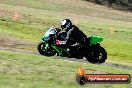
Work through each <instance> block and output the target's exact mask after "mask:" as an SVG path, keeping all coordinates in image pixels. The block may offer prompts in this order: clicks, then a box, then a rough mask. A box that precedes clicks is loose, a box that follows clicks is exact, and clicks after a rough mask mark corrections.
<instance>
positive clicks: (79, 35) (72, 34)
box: [66, 25, 90, 57]
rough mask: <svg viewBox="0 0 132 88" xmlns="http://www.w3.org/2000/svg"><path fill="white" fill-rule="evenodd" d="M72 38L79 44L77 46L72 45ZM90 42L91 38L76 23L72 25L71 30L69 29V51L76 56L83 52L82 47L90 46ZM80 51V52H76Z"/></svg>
mask: <svg viewBox="0 0 132 88" xmlns="http://www.w3.org/2000/svg"><path fill="white" fill-rule="evenodd" d="M72 40H73V41H74V42H76V43H79V44H77V45H76V46H71V45H72V44H73V42H72ZM89 43H90V40H89V38H87V36H86V35H85V34H84V33H83V32H82V31H81V30H79V28H78V27H76V26H75V25H72V27H71V28H70V30H69V31H67V38H66V45H67V47H68V48H69V49H70V50H69V53H70V54H71V55H72V56H73V57H74V56H76V55H78V53H79V54H81V50H80V49H81V47H82V46H88V45H89ZM76 51H80V52H78V53H77V52H76Z"/></svg>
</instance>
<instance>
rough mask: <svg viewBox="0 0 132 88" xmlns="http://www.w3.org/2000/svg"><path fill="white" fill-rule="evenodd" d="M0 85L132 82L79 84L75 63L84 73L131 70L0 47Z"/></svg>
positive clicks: (60, 87)
mask: <svg viewBox="0 0 132 88" xmlns="http://www.w3.org/2000/svg"><path fill="white" fill-rule="evenodd" d="M0 64H1V65H0V87H1V88H8V87H10V88H51V87H54V88H68V87H70V88H82V87H87V88H91V87H94V88H95V87H98V88H108V87H109V88H129V87H130V86H132V84H101V85H98V84H87V85H85V86H80V85H78V84H77V83H76V81H75V74H76V72H77V69H78V67H79V66H81V65H82V66H83V67H84V68H87V70H86V71H87V73H89V74H91V73H99V72H101V73H110V74H111V73H123V74H125V73H126V74H130V75H132V71H131V70H124V69H119V68H113V67H109V66H99V65H93V64H81V63H79V62H73V63H71V62H65V61H63V60H58V58H55V57H44V56H39V55H32V54H26V53H15V52H11V51H0Z"/></svg>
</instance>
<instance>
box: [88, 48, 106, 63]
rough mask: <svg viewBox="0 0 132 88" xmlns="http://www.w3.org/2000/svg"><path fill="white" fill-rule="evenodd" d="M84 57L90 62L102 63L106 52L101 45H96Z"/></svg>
mask: <svg viewBox="0 0 132 88" xmlns="http://www.w3.org/2000/svg"><path fill="white" fill-rule="evenodd" d="M85 58H86V59H87V61H88V62H90V63H94V64H96V63H98V64H100V63H104V62H105V60H106V59H107V52H106V50H105V49H104V48H103V47H96V49H94V50H93V51H91V52H90V54H89V55H86V56H85Z"/></svg>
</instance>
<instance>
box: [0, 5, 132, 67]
mask: <svg viewBox="0 0 132 88" xmlns="http://www.w3.org/2000/svg"><path fill="white" fill-rule="evenodd" d="M0 7H1V9H3V14H4V16H2V15H1V16H2V17H1V19H0V25H1V26H0V34H1V35H3V36H5V35H10V36H13V37H16V38H19V39H20V40H22V41H29V42H31V43H36V42H39V41H40V40H41V37H42V36H43V34H44V32H45V31H47V29H48V28H49V27H51V26H55V27H59V26H58V25H59V23H60V19H63V18H64V17H65V16H64V17H63V16H62V15H61V14H62V13H59V12H51V11H47V10H46V11H45V10H40V9H34V8H27V7H20V6H12V5H3V4H1V5H0ZM12 8H17V11H18V13H19V14H20V15H21V17H20V18H19V20H18V21H13V20H12V19H11V17H12V16H13V14H14V10H12ZM36 11H37V13H34V12H36ZM76 17H77V19H76V20H75V18H76ZM76 17H75V15H70V14H69V18H71V19H72V20H73V21H74V22H76V21H77V23H78V24H77V25H78V26H79V28H80V29H81V30H82V31H83V32H84V33H85V34H87V35H88V36H91V35H99V36H102V37H104V42H102V45H103V46H104V47H105V48H106V50H107V52H108V62H109V61H110V62H117V63H122V64H125V65H131V63H132V59H131V58H132V55H131V53H132V46H131V45H132V42H130V41H131V39H132V36H131V34H132V31H131V29H132V27H131V23H130V22H125V21H118V20H107V19H102V18H96V17H93V18H92V17H91V18H89V17H87V16H85V15H84V17H81V18H78V17H79V16H78V15H77V16H76ZM85 17H86V18H89V20H86V19H85ZM36 46H37V43H36ZM17 48H21V47H17ZM26 48H27V47H26ZM26 48H25V47H24V46H23V47H22V48H21V49H26ZM29 48H30V50H31V47H29ZM32 49H33V50H34V51H35V50H36V47H35V46H32ZM124 58H125V59H124Z"/></svg>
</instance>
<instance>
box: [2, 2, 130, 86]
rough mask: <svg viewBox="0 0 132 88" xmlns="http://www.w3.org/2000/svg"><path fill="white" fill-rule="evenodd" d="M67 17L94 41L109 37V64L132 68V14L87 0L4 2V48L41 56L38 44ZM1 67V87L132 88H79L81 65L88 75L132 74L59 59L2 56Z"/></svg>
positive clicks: (32, 56)
mask: <svg viewBox="0 0 132 88" xmlns="http://www.w3.org/2000/svg"><path fill="white" fill-rule="evenodd" d="M71 2H72V3H73V4H71ZM69 5H70V6H69ZM88 6H89V7H88ZM86 7H87V8H86ZM15 12H17V13H19V14H20V18H19V19H18V20H17V21H13V20H12V16H13V15H14V13H15ZM63 18H70V19H71V20H72V21H73V22H74V23H75V24H76V25H77V26H78V27H79V28H80V29H81V30H82V31H83V32H84V33H85V34H87V35H88V36H91V35H99V36H102V37H104V41H103V42H102V43H101V45H102V46H103V47H104V48H105V49H106V50H107V53H108V60H106V62H112V63H113V62H115V63H119V64H124V65H130V66H132V65H131V63H132V59H131V58H132V42H131V40H132V30H131V29H132V26H131V22H132V15H131V13H129V12H125V13H124V12H119V11H116V10H112V9H108V8H105V7H102V6H98V5H94V4H91V3H86V2H85V1H81V0H79V1H78V2H74V0H70V1H69V0H62V1H61V2H60V1H58V0H55V1H50V0H17V1H15V0H4V1H3V0H0V46H2V47H8V48H11V49H14V48H15V49H22V50H30V51H34V52H37V50H36V46H37V42H39V41H40V40H41V37H42V36H43V34H44V32H45V31H47V30H48V28H49V27H52V26H55V27H60V26H59V25H60V20H62V19H63ZM0 64H1V65H0V88H68V87H70V88H82V87H87V88H91V87H92V88H94V87H95V88H96V87H97V88H131V87H132V84H118V85H117V84H106V85H104V84H101V85H98V84H87V85H85V86H79V85H78V84H77V83H76V81H75V73H76V70H77V68H78V67H79V66H80V65H82V66H83V67H84V68H87V72H88V73H108V74H111V73H112V74H113V73H122V74H125V73H126V74H130V75H132V71H131V70H125V69H121V68H114V67H109V66H99V65H93V64H87V65H86V64H82V63H79V62H73V63H70V62H64V61H61V60H58V57H44V56H39V55H32V54H26V53H15V52H10V51H0Z"/></svg>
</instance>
